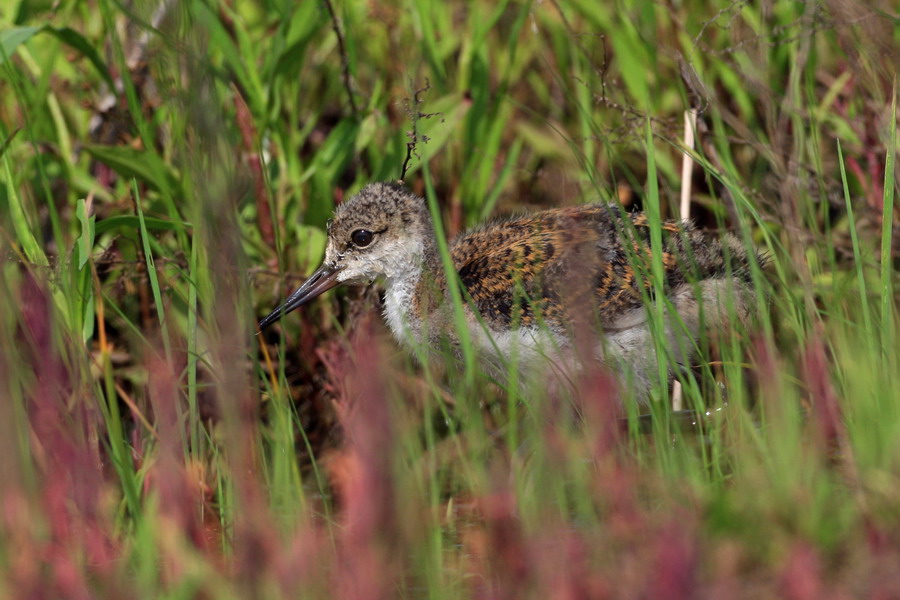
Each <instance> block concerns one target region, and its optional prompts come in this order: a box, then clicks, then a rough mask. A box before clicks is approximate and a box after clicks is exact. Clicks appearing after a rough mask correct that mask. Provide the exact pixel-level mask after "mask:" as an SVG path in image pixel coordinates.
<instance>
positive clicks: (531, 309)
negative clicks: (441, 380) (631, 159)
mask: <svg viewBox="0 0 900 600" xmlns="http://www.w3.org/2000/svg"><path fill="white" fill-rule="evenodd" d="M450 255H451V258H452V261H453V266H454V268H455V270H456V274H457V276H458V278H459V281H460V282H461V284H462V286H463V290H464V300H465V303H464V307H463V311H464V315H465V322H466V327H467V329H468V334H469V336H468V337H469V338H470V339H471V340H472V342H473V344H474V346H475V348H476V350H477V352H478V353H479V355H480V356H481V357H483V358H484V359H486V364H488V365H494V366H496V367H497V369H496V371H497V372H500V373H502V372H503V370H504V369H503V366H502V365H504V364H505V362H506V361H509V360H510V359H513V358H514V359H515V360H517V361H519V363H520V364H522V365H526V366H535V367H536V366H538V365H539V364H541V363H543V364H547V363H548V359H549V362H552V363H554V364H556V365H559V364H560V363H569V364H574V363H576V362H578V360H577V352H576V351H575V340H576V337H577V334H578V333H580V332H581V331H583V329H584V328H585V326H587V327H592V328H593V329H594V330H595V331H596V332H597V333H599V334H600V340H599V342H598V343H597V345H596V348H595V352H596V356H597V357H599V358H601V359H602V360H603V361H604V362H606V363H608V364H610V365H611V366H613V367H615V368H617V369H619V370H620V371H621V372H622V373H623V374H628V375H629V379H630V381H632V383H633V386H634V388H635V397H637V398H639V399H646V398H647V397H648V391H649V389H650V386H651V383H652V381H653V378H654V376H655V373H657V369H656V364H657V363H656V353H655V344H654V339H653V336H652V333H651V327H650V323H649V317H648V311H647V309H646V308H645V300H646V299H647V298H649V297H652V295H653V293H654V289H658V287H656V288H655V287H654V286H653V285H652V283H651V280H652V278H651V276H650V273H651V272H652V267H651V265H652V259H653V257H652V251H651V242H650V224H649V222H648V219H647V217H646V215H644V214H641V213H632V214H623V212H622V211H621V210H620V209H619V208H618V207H616V206H609V205H602V204H586V205H581V206H573V207H567V208H559V209H552V210H547V211H543V212H538V213H535V214H531V215H526V216H521V217H516V218H512V219H507V220H501V221H495V222H491V223H488V224H486V225H483V226H481V227H479V228H476V229H474V230H472V231H469V232H466V233H464V234H462V235H460V236H459V237H457V238H456V239H455V240H453V241H452V242H451V244H450ZM753 258H755V257H751V255H750V254H749V253H748V252H747V249H746V248H745V247H744V245H743V244H741V243H740V241H739V240H738V239H737V238H735V237H734V236H732V235H725V236H723V237H722V238H716V237H714V236H712V235H709V234H707V233H704V232H701V231H698V230H697V229H695V228H694V227H693V225H691V224H690V223H683V222H671V221H669V222H665V223H663V224H662V267H663V282H662V284H663V288H662V289H663V290H664V293H665V295H666V306H667V309H666V313H665V318H664V324H663V326H664V330H665V333H664V335H665V346H666V348H667V350H668V351H669V352H671V355H672V356H673V357H674V359H675V361H676V362H677V363H680V364H687V362H688V361H689V360H690V358H691V357H692V356H693V355H694V354H695V348H696V347H697V343H696V342H697V339H698V337H699V336H700V335H701V334H702V332H703V330H704V329H705V330H717V329H721V328H723V327H726V326H728V325H729V323H732V322H734V321H746V320H747V319H748V318H749V317H750V315H751V306H752V296H753V294H752V283H751V278H750V261H751V260H753ZM378 278H381V279H383V281H384V288H385V295H384V314H385V318H386V320H387V323H388V326H389V327H390V329H391V331H392V332H393V334H394V336H395V337H396V338H397V339H398V340H399V341H400V342H401V343H404V344H418V345H424V346H426V347H428V348H432V349H439V348H441V347H444V346H445V344H447V343H449V345H450V347H452V348H457V349H458V348H459V343H460V342H459V339H460V336H459V332H458V331H457V327H456V322H455V321H454V314H453V308H452V302H451V300H450V299H451V295H450V288H449V284H448V279H447V277H446V275H445V271H444V268H443V265H442V263H441V258H440V254H439V251H438V244H437V238H436V236H435V229H434V224H433V221H432V219H431V215H430V213H429V211H428V207H427V205H426V203H425V202H424V200H422V199H421V198H419V197H417V196H416V195H415V194H413V193H412V192H410V191H409V190H407V189H406V188H405V187H403V186H402V185H400V184H394V183H374V184H370V185H368V186H366V187H365V188H363V189H362V190H361V191H360V192H359V193H358V194H356V195H355V196H353V197H352V198H350V199H349V200H348V201H346V202H344V203H343V204H341V205H340V206H339V207H338V208H337V210H336V211H335V214H334V219H333V220H332V221H330V222H329V225H328V242H327V246H326V248H325V260H324V262H323V264H322V266H321V267H319V269H318V270H316V271H315V272H314V273H313V274H312V275H311V276H310V277H309V279H307V280H306V282H305V283H304V284H303V285H302V286H300V288H299V289H297V290H296V291H295V292H294V293H293V294H291V295H290V296H289V297H288V298H287V300H286V301H285V302H284V303H283V304H282V305H281V306H279V307H278V308H277V309H275V310H274V311H273V312H272V313H271V314H269V315H268V316H267V317H265V318H264V319H263V320H262V321H260V323H259V327H260V329H261V330H262V329H265V328H266V327H268V326H269V325H271V324H272V323H274V322H275V321H277V320H278V319H280V318H281V317H283V316H284V315H286V314H287V313H289V312H291V311H293V310H295V309H297V308H298V307H300V306H302V305H304V304H306V303H307V302H309V301H310V300H312V299H313V298H315V297H317V296H319V295H320V294H322V293H323V292H325V291H327V290H329V289H331V288H333V287H335V286H337V285H339V284H367V283H371V282H372V281H374V280H375V279H378Z"/></svg>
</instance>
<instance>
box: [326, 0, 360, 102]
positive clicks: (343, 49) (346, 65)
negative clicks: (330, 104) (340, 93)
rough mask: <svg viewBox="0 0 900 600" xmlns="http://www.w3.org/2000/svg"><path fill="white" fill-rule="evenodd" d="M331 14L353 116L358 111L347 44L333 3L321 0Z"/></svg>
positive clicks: (328, 0) (342, 73) (342, 74)
mask: <svg viewBox="0 0 900 600" xmlns="http://www.w3.org/2000/svg"><path fill="white" fill-rule="evenodd" d="M322 2H324V3H325V7H326V8H327V9H328V14H329V15H331V28H332V29H334V35H336V36H337V41H338V52H340V54H341V78H342V79H343V80H344V88H346V90H347V97H349V98H350V110H352V111H353V116H356V114H357V113H358V112H359V111H358V109H357V108H356V99H355V98H354V96H353V82H352V81H351V79H350V59H349V57H348V56H347V46H346V45H345V44H344V33H343V32H342V31H341V25H340V23H339V22H338V18H337V14H336V13H335V12H334V5H333V4H332V3H331V0H322Z"/></svg>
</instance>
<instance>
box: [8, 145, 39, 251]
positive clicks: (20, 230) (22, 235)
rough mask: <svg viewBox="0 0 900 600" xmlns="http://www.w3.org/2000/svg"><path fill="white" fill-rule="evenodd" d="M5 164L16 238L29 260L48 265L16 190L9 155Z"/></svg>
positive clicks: (10, 209) (11, 215) (10, 210)
mask: <svg viewBox="0 0 900 600" xmlns="http://www.w3.org/2000/svg"><path fill="white" fill-rule="evenodd" d="M3 166H4V168H5V170H6V195H7V196H8V199H9V212H10V217H11V218H12V222H13V229H15V231H16V238H17V239H18V241H19V244H21V246H22V251H23V252H25V256H26V257H27V258H28V260H30V261H31V262H32V263H34V264H36V265H41V266H44V267H46V266H47V265H49V264H50V262H49V261H48V260H47V256H46V255H45V254H44V250H43V249H42V248H41V246H40V244H38V241H37V239H36V238H35V237H34V233H32V231H31V226H30V225H29V224H28V218H27V217H26V216H25V207H23V206H22V198H21V196H19V192H18V190H16V185H15V180H14V179H13V174H12V167H10V165H9V156H8V155H7V156H4V157H3Z"/></svg>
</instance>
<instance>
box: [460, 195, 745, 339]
mask: <svg viewBox="0 0 900 600" xmlns="http://www.w3.org/2000/svg"><path fill="white" fill-rule="evenodd" d="M724 240H725V244H724V245H723V243H722V242H721V241H719V240H718V239H716V238H714V237H713V236H711V235H709V234H707V233H704V232H700V231H698V230H697V229H696V228H695V227H694V226H693V225H692V224H690V223H686V222H680V223H679V222H674V221H668V222H664V223H662V250H663V251H662V266H663V278H664V287H665V289H666V290H667V291H669V290H674V289H676V288H677V287H679V286H680V285H682V284H684V283H686V282H687V281H700V280H703V279H707V278H711V277H725V276H726V275H727V274H729V273H730V274H731V275H732V276H734V277H739V278H746V277H748V276H749V266H748V256H747V252H746V250H745V249H744V247H743V245H742V244H740V243H739V242H738V241H737V240H736V239H734V238H733V237H732V236H729V237H727V238H724ZM451 256H452V258H453V263H454V265H455V267H456V269H457V272H458V274H459V277H460V280H461V281H462V283H463V285H464V286H465V288H466V290H467V291H468V293H469V295H470V297H471V300H472V302H473V304H474V306H475V307H476V308H477V310H478V311H479V313H480V314H481V316H482V318H483V319H484V320H485V322H486V323H487V324H488V325H490V326H492V327H494V328H508V327H510V326H513V325H518V326H521V327H529V326H532V325H534V324H535V321H536V320H542V321H543V322H545V323H546V324H547V325H549V326H550V327H553V328H561V327H564V326H565V325H566V324H567V323H571V322H572V314H571V312H572V311H573V310H580V311H586V310H590V311H592V312H593V313H595V316H596V318H597V319H598V321H599V324H600V326H601V328H602V329H604V330H607V331H609V330H615V329H617V323H618V322H619V321H620V319H621V318H622V317H623V316H624V315H626V314H628V313H630V312H632V311H634V310H635V309H638V308H640V307H641V306H642V289H641V288H642V287H643V288H644V290H645V291H646V292H647V293H652V286H651V277H650V273H651V272H652V267H651V264H652V251H651V242H650V224H649V221H648V219H647V217H646V215H645V214H642V213H631V214H623V213H622V211H621V210H620V209H619V208H618V207H612V206H607V205H598V204H588V205H582V206H574V207H569V208H562V209H553V210H548V211H543V212H539V213H535V214H532V215H526V216H522V217H518V218H513V219H508V220H503V221H497V222H494V223H491V224H488V225H486V226H483V227H481V228H479V229H476V230H474V231H472V232H469V233H466V234H463V235H461V236H460V237H458V238H457V239H456V240H454V241H453V243H452V245H451Z"/></svg>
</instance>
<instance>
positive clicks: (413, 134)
mask: <svg viewBox="0 0 900 600" xmlns="http://www.w3.org/2000/svg"><path fill="white" fill-rule="evenodd" d="M430 89H431V81H429V79H428V78H427V77H426V78H425V85H424V86H423V87H420V88H419V89H417V90H416V91H415V92H414V93H413V99H412V102H411V103H410V101H409V100H406V114H407V115H409V118H410V120H411V121H412V129H410V130H409V131H407V132H406V137H407V138H409V141H408V142H406V158H405V159H403V168H402V169H401V170H400V181H401V182H403V180H404V179H406V173H407V171H408V170H409V163H410V162H411V161H412V157H413V156H415V157H416V158H419V154H418V153H417V152H416V145H417V144H418V143H419V142H422V143H423V144H427V143H428V136H426V135H421V134H420V133H419V120H420V119H430V118H432V117H436V116H438V115H439V114H441V113H423V112H421V111H420V110H419V106H421V105H422V103H423V102H424V100H422V94H424V93H425V92H427V91H428V90H430Z"/></svg>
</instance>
